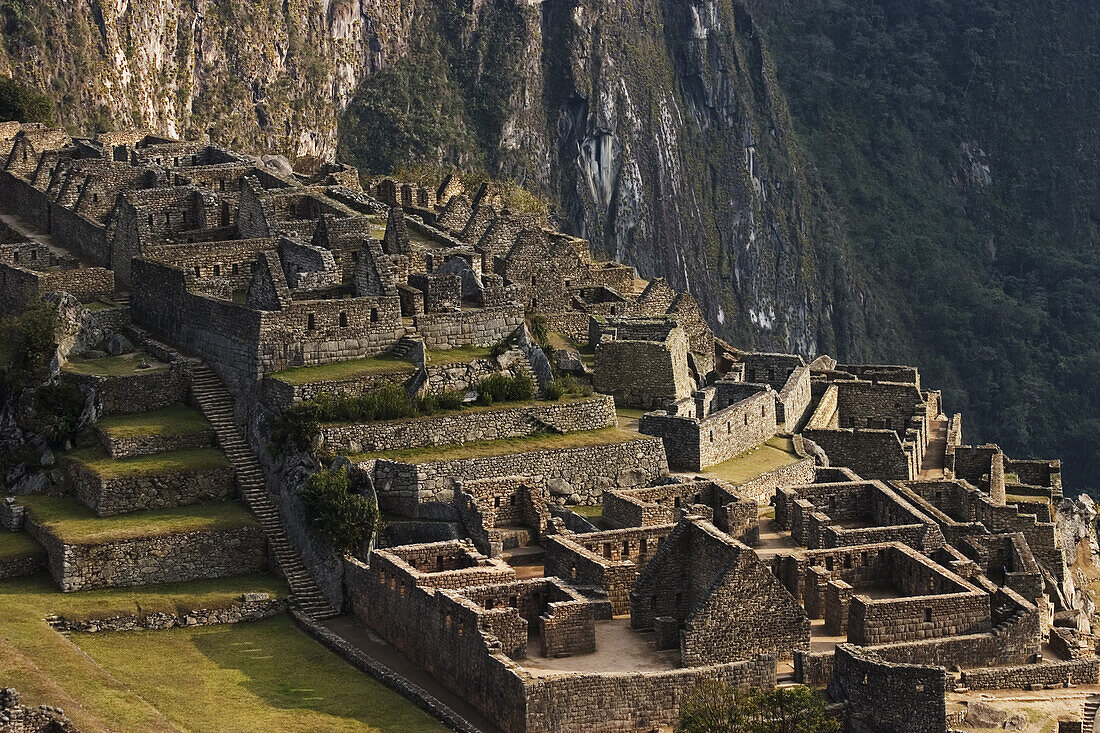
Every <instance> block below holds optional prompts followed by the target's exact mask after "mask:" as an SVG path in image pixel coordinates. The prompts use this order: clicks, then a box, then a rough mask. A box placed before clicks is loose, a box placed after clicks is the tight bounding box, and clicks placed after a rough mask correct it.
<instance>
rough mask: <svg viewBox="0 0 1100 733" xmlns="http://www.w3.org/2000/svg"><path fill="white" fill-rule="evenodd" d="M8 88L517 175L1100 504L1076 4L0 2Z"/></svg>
mask: <svg viewBox="0 0 1100 733" xmlns="http://www.w3.org/2000/svg"><path fill="white" fill-rule="evenodd" d="M0 13H2V15H3V22H4V25H3V37H2V39H0V40H2V41H3V43H2V44H0V73H4V72H10V73H12V74H13V75H14V76H16V77H17V78H19V79H21V80H26V81H29V82H30V83H32V84H34V85H35V86H37V87H39V88H40V89H42V90H44V91H45V92H46V93H47V94H49V95H50V96H51V97H52V98H53V99H54V100H55V101H56V110H55V112H56V115H57V117H58V119H59V120H61V121H62V122H64V123H66V124H69V125H71V126H73V127H74V129H75V128H81V127H85V126H89V125H90V126H93V127H94V126H122V125H132V124H148V125H151V126H154V127H156V128H158V129H161V130H164V131H167V132H170V133H174V134H178V135H182V136H188V137H195V136H199V135H202V134H207V133H208V134H210V135H211V136H212V138H213V139H214V140H216V141H218V142H222V143H226V144H231V145H234V146H238V147H241V148H245V149H247V148H251V149H253V150H255V151H260V150H269V151H282V152H286V153H287V154H288V155H291V156H294V157H297V158H303V157H310V156H320V157H329V156H331V155H333V154H335V153H336V152H337V151H339V155H340V156H341V157H342V158H345V159H348V160H349V161H351V162H354V163H356V164H358V165H359V166H360V167H361V168H362V169H363V170H364V171H366V172H388V171H390V170H392V169H393V168H395V167H398V166H401V165H404V164H407V163H411V162H427V163H431V164H442V165H450V164H458V165H462V166H465V167H476V168H484V169H485V170H486V171H488V172H489V173H491V174H493V175H496V176H502V177H510V178H513V179H515V180H517V181H519V182H521V183H523V184H524V185H525V186H527V187H528V188H530V189H532V190H533V191H535V192H537V193H539V194H541V195H543V196H545V197H546V198H548V199H549V200H551V201H552V202H553V203H554V206H555V209H556V212H557V214H558V216H559V218H560V219H561V220H562V221H563V223H564V224H565V226H567V227H568V228H570V229H571V230H573V231H575V232H577V233H583V234H584V235H586V236H588V237H589V238H590V239H591V240H592V242H593V244H594V246H595V248H596V249H597V250H598V251H602V253H604V254H605V255H608V256H615V257H618V258H620V259H623V260H625V261H628V262H631V263H632V264H635V265H637V266H638V268H639V270H640V271H641V273H642V274H643V275H644V276H647V277H648V276H654V275H665V276H666V277H668V278H669V279H670V280H671V281H672V284H673V285H674V286H675V287H677V288H685V289H688V290H690V291H691V292H692V293H694V294H695V295H696V296H697V297H698V298H699V300H700V302H701V303H702V305H703V307H704V309H705V311H706V313H707V315H708V317H709V319H710V321H711V323H712V324H713V325H714V326H715V327H716V328H717V329H718V330H719V332H720V333H722V335H724V336H726V337H727V338H729V339H730V340H732V341H734V342H736V343H738V344H740V345H744V346H748V347H755V348H760V349H768V350H794V351H800V352H802V353H806V354H809V353H814V352H819V351H826V352H830V353H833V354H836V355H838V356H839V357H841V358H843V359H874V360H879V361H904V362H907V363H916V364H918V365H920V367H921V369H922V371H923V372H924V373H925V375H926V381H927V382H928V384H929V385H931V386H936V387H940V386H942V387H943V388H944V389H945V391H946V398H947V400H948V404H949V406H950V407H951V409H960V410H963V411H964V412H966V417H967V423H966V437H967V439H968V440H978V441H981V440H994V439H996V440H998V441H999V442H1001V443H1002V444H1003V445H1004V446H1005V448H1006V450H1008V451H1009V452H1010V453H1012V454H1015V455H1019V456H1032V455H1062V456H1064V457H1065V458H1066V459H1067V464H1066V477H1067V479H1068V481H1069V482H1070V483H1071V485H1073V486H1078V487H1084V486H1090V485H1095V483H1096V482H1095V481H1094V480H1093V479H1092V478H1091V475H1090V474H1089V473H1088V472H1087V470H1086V468H1087V466H1088V465H1089V463H1090V462H1091V461H1092V460H1093V459H1096V458H1100V455H1098V453H1100V449H1098V448H1097V447H1095V445H1094V444H1095V441H1094V440H1093V438H1092V435H1093V434H1094V433H1095V431H1096V429H1097V428H1100V418H1097V417H1095V415H1096V414H1097V410H1098V408H1100V389H1097V388H1096V387H1095V384H1097V380H1095V379H1094V378H1093V377H1092V375H1093V373H1094V372H1095V369H1094V368H1092V367H1096V366H1100V347H1098V344H1100V309H1098V307H1097V306H1098V305H1100V303H1097V298H1098V297H1100V296H1098V295H1097V293H1098V292H1100V288H1098V287H1097V285H1098V284H1100V283H1098V282H1097V280H1100V272H1098V267H1097V266H1098V263H1097V256H1098V255H1097V253H1098V248H1097V239H1098V237H1097V222H1098V218H1100V216H1098V212H1097V206H1098V205H1100V204H1098V202H1100V197H1098V196H1097V191H1096V185H1097V180H1098V175H1097V174H1098V165H1097V162H1098V161H1097V158H1098V150H1097V147H1098V145H1100V143H1098V139H1100V138H1098V136H1097V135H1096V134H1095V120H1096V119H1097V113H1098V112H1100V103H1098V99H1097V95H1098V87H1097V84H1096V82H1095V79H1096V78H1097V76H1098V74H1097V71H1098V69H1100V63H1098V58H1097V55H1098V51H1097V46H1096V44H1095V42H1094V39H1095V38H1096V37H1097V30H1100V28H1098V27H1097V26H1098V24H1100V11H1098V10H1097V9H1096V8H1095V7H1093V6H1092V4H1090V3H1087V2H1085V0H1061V1H1060V2H1056V3H1053V4H1047V5H1042V6H1039V5H1034V4H1028V3H1018V2H1010V0H972V1H968V2H966V3H952V2H946V0H919V1H918V2H912V1H911V0H910V1H908V2H906V1H905V0H875V1H874V2H866V1H863V0H691V1H684V0H616V2H604V1H600V0H544V1H543V2H528V1H526V0H114V1H113V2H112V1H109V0H76V1H75V2H74V3H69V4H64V5H62V4H58V3H45V2H39V1H38V0H0Z"/></svg>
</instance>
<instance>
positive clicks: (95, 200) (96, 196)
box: [92, 193, 99, 204]
mask: <svg viewBox="0 0 1100 733" xmlns="http://www.w3.org/2000/svg"><path fill="white" fill-rule="evenodd" d="M92 203H93V204H98V203H99V194H98V193H93V194H92Z"/></svg>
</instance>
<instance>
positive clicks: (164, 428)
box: [96, 404, 211, 438]
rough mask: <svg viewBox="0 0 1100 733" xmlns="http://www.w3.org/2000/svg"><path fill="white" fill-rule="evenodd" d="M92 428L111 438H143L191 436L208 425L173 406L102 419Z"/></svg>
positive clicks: (196, 415) (196, 413)
mask: <svg viewBox="0 0 1100 733" xmlns="http://www.w3.org/2000/svg"><path fill="white" fill-rule="evenodd" d="M96 427H98V428H99V429H100V430H102V431H103V432H104V433H106V434H107V435H109V436H111V437H112V438H136V437H140V436H143V435H194V434H196V433H201V432H203V431H205V430H210V429H211V426H210V423H209V422H207V420H206V418H205V417H203V415H202V413H201V412H199V411H198V410H196V409H194V408H192V407H188V406H187V405H184V404H175V405H169V406H168V407H164V408H162V409H160V410H153V411H152V412H140V413H137V414H134V415H115V416H113V417H105V418H103V419H102V420H100V421H99V422H98V423H96Z"/></svg>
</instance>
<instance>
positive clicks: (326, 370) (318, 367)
mask: <svg viewBox="0 0 1100 733" xmlns="http://www.w3.org/2000/svg"><path fill="white" fill-rule="evenodd" d="M412 371H413V365H412V363H411V362H409V361H407V360H405V359H399V358H397V357H395V356H390V355H388V354H380V355H378V356H369V357H367V358H365V359H353V360H351V361H337V362H333V363H332V364H315V365H313V366H304V367H291V368H290V369H284V370H282V371H281V372H275V373H274V374H271V375H270V376H271V378H272V379H278V380H280V381H283V382H286V383H287V384H293V385H301V384H312V383H313V382H338V381H341V380H345V379H356V378H358V377H365V376H371V375H377V374H401V373H402V372H412Z"/></svg>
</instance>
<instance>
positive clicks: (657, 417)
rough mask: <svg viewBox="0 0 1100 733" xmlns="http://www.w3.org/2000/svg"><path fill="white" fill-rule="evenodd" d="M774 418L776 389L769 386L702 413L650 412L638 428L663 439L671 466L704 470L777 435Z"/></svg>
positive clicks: (685, 469)
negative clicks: (708, 412)
mask: <svg viewBox="0 0 1100 733" xmlns="http://www.w3.org/2000/svg"><path fill="white" fill-rule="evenodd" d="M775 421H776V415H775V393H774V392H772V391H771V390H770V389H769V390H767V391H764V392H759V393H757V394H755V395H753V396H752V397H749V398H747V399H744V400H741V401H740V402H737V403H735V404H733V405H730V406H729V407H726V408H724V409H721V410H718V411H717V412H713V413H711V414H709V415H705V416H703V417H690V416H682V415H672V414H669V413H667V412H664V411H658V412H647V413H646V414H645V415H643V416H642V419H641V421H640V423H639V426H638V430H639V432H642V433H645V434H646V435H656V436H659V437H660V438H661V439H662V440H663V441H664V444H665V454H666V455H667V456H668V462H669V467H670V468H673V469H675V470H680V471H701V470H702V469H704V468H706V467H707V466H713V465H715V464H717V463H722V462H723V461H726V460H729V459H730V458H733V457H735V456H737V455H740V454H741V453H744V452H745V451H747V450H749V449H750V448H755V447H756V446H758V445H760V444H761V443H763V442H764V441H766V440H768V439H769V438H771V437H772V436H774V435H775V432H776V422H775Z"/></svg>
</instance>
